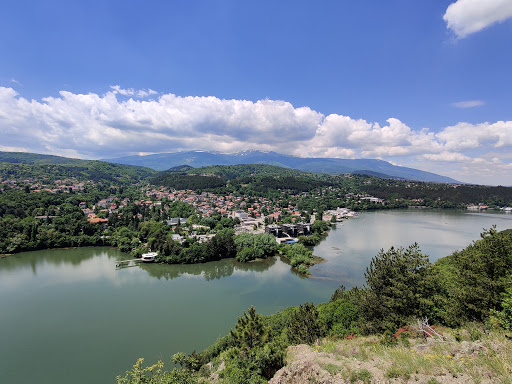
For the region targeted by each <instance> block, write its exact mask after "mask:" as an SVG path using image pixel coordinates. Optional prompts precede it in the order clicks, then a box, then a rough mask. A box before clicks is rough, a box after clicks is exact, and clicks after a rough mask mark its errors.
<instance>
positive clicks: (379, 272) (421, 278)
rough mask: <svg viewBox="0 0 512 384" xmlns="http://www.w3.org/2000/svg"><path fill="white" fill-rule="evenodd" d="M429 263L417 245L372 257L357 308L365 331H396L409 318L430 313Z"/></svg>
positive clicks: (381, 252)
mask: <svg viewBox="0 0 512 384" xmlns="http://www.w3.org/2000/svg"><path fill="white" fill-rule="evenodd" d="M431 270H432V268H431V264H430V262H429V261H428V256H426V255H423V254H422V253H421V252H420V250H419V247H418V244H416V243H415V244H413V245H411V246H409V247H408V248H407V249H404V248H402V247H400V248H394V247H391V248H390V249H389V250H388V251H384V250H383V249H382V250H381V251H380V252H379V254H378V255H377V256H375V257H374V258H373V259H372V261H371V263H370V266H369V267H368V268H367V269H366V273H365V277H366V285H367V289H366V291H365V294H364V295H362V302H361V306H360V310H361V316H362V319H363V323H366V325H367V327H368V329H367V331H370V332H371V331H373V332H375V331H378V332H380V331H384V330H386V329H389V330H392V331H394V330H396V329H397V328H399V327H400V326H402V325H405V324H406V323H407V321H408V320H409V319H410V318H413V317H421V316H425V315H428V313H429V311H430V310H431V305H432V302H431V296H432V293H433V289H432V285H431V282H430V280H429V275H431Z"/></svg>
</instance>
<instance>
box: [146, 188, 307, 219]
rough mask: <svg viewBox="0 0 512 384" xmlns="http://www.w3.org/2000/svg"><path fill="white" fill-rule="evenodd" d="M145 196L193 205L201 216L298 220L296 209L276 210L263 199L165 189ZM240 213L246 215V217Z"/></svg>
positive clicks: (270, 201)
mask: <svg viewBox="0 0 512 384" xmlns="http://www.w3.org/2000/svg"><path fill="white" fill-rule="evenodd" d="M144 192H145V195H146V196H148V197H152V198H154V199H157V200H159V199H164V198H167V199H169V200H178V201H182V202H184V203H188V204H190V205H193V206H194V207H195V208H196V209H197V211H198V212H200V213H201V214H203V215H206V216H210V215H211V214H212V213H214V212H218V213H220V214H221V215H231V216H233V217H239V218H240V219H241V220H242V219H244V220H250V219H249V218H252V219H258V218H261V217H262V216H265V217H268V218H270V219H271V220H272V219H275V220H277V219H278V218H279V217H280V216H282V215H285V214H286V215H291V216H292V217H296V218H297V220H299V219H300V212H299V210H298V209H297V207H294V206H291V205H289V206H287V207H285V208H278V204H276V202H275V201H272V200H270V199H267V198H263V197H251V198H244V197H242V196H232V195H226V196H219V195H216V194H214V193H208V192H203V193H200V194H198V193H196V192H194V191H191V190H186V191H184V190H183V191H171V192H169V191H167V190H165V189H155V188H146V189H145V190H144ZM240 212H244V213H246V214H247V217H245V216H243V217H242V216H240V215H243V214H241V213H240Z"/></svg>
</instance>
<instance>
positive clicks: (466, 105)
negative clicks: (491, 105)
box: [452, 100, 485, 108]
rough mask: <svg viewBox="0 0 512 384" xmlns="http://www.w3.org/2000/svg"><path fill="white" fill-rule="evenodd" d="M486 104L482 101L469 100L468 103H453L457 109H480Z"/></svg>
mask: <svg viewBox="0 0 512 384" xmlns="http://www.w3.org/2000/svg"><path fill="white" fill-rule="evenodd" d="M484 104H485V103H484V102H483V101H482V100H467V101H458V102H456V103H453V104H452V105H453V106H454V107H457V108H474V107H480V106H482V105H484Z"/></svg>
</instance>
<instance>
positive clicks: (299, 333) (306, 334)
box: [286, 303, 322, 345]
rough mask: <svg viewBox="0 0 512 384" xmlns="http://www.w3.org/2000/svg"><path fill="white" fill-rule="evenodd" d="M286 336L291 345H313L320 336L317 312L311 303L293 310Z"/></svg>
mask: <svg viewBox="0 0 512 384" xmlns="http://www.w3.org/2000/svg"><path fill="white" fill-rule="evenodd" d="M286 335H287V336H288V340H289V342H290V343H291V344H292V345H297V344H301V343H306V344H313V343H314V342H315V341H316V340H317V339H318V338H319V337H320V336H321V335H322V327H321V324H320V321H319V319H318V310H317V309H316V308H315V305H314V304H313V303H305V304H304V305H300V306H299V307H298V308H296V309H295V313H294V314H293V315H292V317H291V321H290V324H289V325H288V329H287V332H286Z"/></svg>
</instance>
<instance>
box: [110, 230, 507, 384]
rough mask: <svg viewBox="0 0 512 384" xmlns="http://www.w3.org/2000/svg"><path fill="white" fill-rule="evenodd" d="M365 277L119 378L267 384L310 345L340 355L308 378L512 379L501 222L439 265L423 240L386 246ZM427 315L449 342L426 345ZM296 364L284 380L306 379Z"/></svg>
mask: <svg viewBox="0 0 512 384" xmlns="http://www.w3.org/2000/svg"><path fill="white" fill-rule="evenodd" d="M365 276H366V287H365V288H362V289H360V288H353V289H351V290H349V291H347V290H345V289H344V288H343V287H340V288H339V289H338V290H336V292H335V293H334V294H333V296H332V298H331V300H330V301H329V302H328V303H322V304H319V305H318V306H315V305H313V304H312V303H305V304H304V305H301V306H299V307H294V308H287V309H286V310H284V311H281V312H279V313H276V314H274V315H271V316H267V317H263V316H260V315H258V314H257V313H256V310H255V309H254V308H253V307H251V308H250V309H249V311H248V312H247V313H244V314H243V316H241V317H239V319H238V321H237V323H236V326H235V328H234V329H233V330H232V331H231V332H230V334H228V335H226V336H224V337H222V338H220V339H219V340H218V341H217V342H216V343H215V344H214V345H212V346H210V347H209V348H207V349H206V350H205V351H203V352H201V353H195V352H194V353H192V354H190V355H189V356H186V355H184V354H177V355H175V356H174V357H173V359H174V362H175V363H179V364H181V365H182V367H181V368H175V369H174V370H172V371H170V372H159V373H156V374H153V373H152V372H153V370H152V369H150V368H143V367H142V365H141V364H142V363H141V362H139V363H138V365H137V367H136V368H134V371H129V372H127V376H126V377H123V378H122V377H119V378H118V379H117V381H118V383H139V382H146V381H144V380H147V382H155V383H160V382H161V383H175V382H176V383H177V382H180V381H179V380H181V379H177V378H179V377H186V380H189V382H193V383H196V382H206V381H211V380H213V381H216V382H219V383H260V382H266V381H267V380H269V379H271V378H272V377H273V376H274V374H275V373H276V372H277V371H278V370H279V369H280V368H281V367H283V366H284V365H285V362H286V356H287V355H286V350H287V348H288V347H290V346H294V345H300V344H307V345H311V346H315V350H316V353H318V354H319V357H322V353H327V354H329V353H330V354H331V355H332V356H331V355H330V356H328V359H327V360H325V362H323V363H322V362H321V359H320V363H319V364H320V366H319V368H318V370H316V369H313V368H312V364H309V365H307V369H305V370H304V372H302V373H300V372H299V373H300V374H299V376H300V375H302V374H304V375H305V376H304V378H303V379H304V381H303V382H308V380H309V381H311V380H318V379H319V376H318V375H321V374H323V373H322V372H321V371H326V372H327V373H325V374H328V375H331V376H332V375H334V376H336V375H339V376H340V377H341V378H342V379H344V380H346V381H347V382H358V381H360V382H361V381H362V382H370V380H371V379H372V377H375V378H376V379H378V380H381V379H382V380H384V379H386V380H390V379H400V380H402V381H407V380H409V379H411V380H416V378H417V379H418V380H420V381H423V382H429V383H436V382H444V381H445V378H446V377H448V376H450V377H455V378H457V377H461V378H463V379H464V380H474V381H475V382H480V381H479V380H476V379H475V378H478V377H481V378H482V380H483V381H481V382H485V380H488V381H487V382H497V381H500V382H509V381H507V380H508V379H509V378H510V377H512V356H511V353H510V347H511V345H510V341H509V339H508V338H507V337H505V334H504V332H505V331H507V330H512V230H507V231H503V232H497V231H496V230H495V229H494V228H491V229H489V230H487V231H485V232H484V233H482V235H481V239H480V240H479V241H476V242H474V243H473V244H471V245H470V246H468V247H467V248H466V249H464V250H462V251H460V252H455V253H454V254H452V255H450V256H448V257H446V258H443V259H440V260H439V261H438V262H436V263H435V264H431V263H430V262H429V261H428V257H427V256H425V255H423V254H422V253H421V252H420V250H419V249H418V246H417V245H415V244H414V245H411V246H410V247H408V248H406V249H403V248H399V249H395V248H391V249H389V250H388V251H384V250H382V251H381V252H380V253H379V254H378V255H377V256H376V257H374V259H373V260H372V262H371V264H370V266H369V267H368V268H367V271H366V274H365ZM424 317H427V318H429V319H430V321H431V323H433V324H436V325H438V326H442V327H450V328H442V329H441V330H439V329H438V332H439V333H441V334H442V341H439V342H438V343H434V344H429V345H427V346H422V345H423V344H425V341H424V340H423V339H418V336H419V334H418V332H416V331H415V330H414V328H412V327H411V324H415V322H416V319H418V318H424ZM358 335H359V336H358ZM361 335H362V336H365V335H366V336H368V337H361ZM371 335H373V336H371ZM354 339H355V341H354ZM439 340H441V338H439ZM464 341H465V342H467V343H466V344H464V343H463V342H464ZM477 342H478V343H477ZM468 343H470V344H468ZM471 343H472V344H471ZM308 350H309V351H311V349H308ZM293 351H297V350H296V349H293V348H292V349H291V350H290V349H288V352H291V354H293V353H294V352H293ZM337 353H338V354H337ZM345 358H348V359H345ZM354 358H356V360H357V359H360V361H361V362H365V364H367V365H368V364H369V365H368V367H370V366H371V369H370V368H364V370H363V368H361V367H362V366H363V365H364V364H361V365H358V364H355V363H354V362H353V359H354ZM344 359H345V360H344ZM372 359H373V360H372ZM313 360H318V359H313ZM349 360H350V361H349ZM315 364H316V363H315ZM135 371H136V373H134V372H135ZM299 371H301V369H300V367H299ZM284 372H286V369H285V371H284ZM290 372H291V373H289V374H290V375H292V376H289V377H288V379H286V373H283V371H280V374H281V375H284V376H283V377H285V378H284V379H282V380H281V381H276V382H280V383H282V382H290V383H291V382H296V381H294V380H295V379H297V377H298V376H297V372H296V371H293V370H292V371H290ZM148 374H149V375H148ZM180 375H181V376H180ZM308 375H309V376H308ZM315 375H316V376H315ZM481 375H483V376H481ZM436 377H438V378H441V380H442V381H439V380H438V378H436ZM484 379H485V380H484ZM152 380H153V381H152ZM159 380H160V381H159ZM276 380H277V379H276ZM283 380H284V381H283ZM318 381H319V382H326V383H327V382H329V381H321V380H318ZM377 382H378V381H377Z"/></svg>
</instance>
